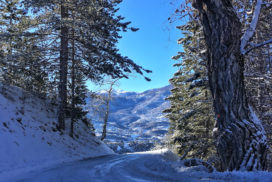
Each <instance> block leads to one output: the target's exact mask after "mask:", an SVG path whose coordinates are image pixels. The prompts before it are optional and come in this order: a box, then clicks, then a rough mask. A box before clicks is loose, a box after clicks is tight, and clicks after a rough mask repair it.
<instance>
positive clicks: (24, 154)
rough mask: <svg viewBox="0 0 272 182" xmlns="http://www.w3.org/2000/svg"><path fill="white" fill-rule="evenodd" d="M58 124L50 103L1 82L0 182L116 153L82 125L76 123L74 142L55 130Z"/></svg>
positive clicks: (53, 107) (54, 109)
mask: <svg viewBox="0 0 272 182" xmlns="http://www.w3.org/2000/svg"><path fill="white" fill-rule="evenodd" d="M56 121H57V119H56V106H54V105H52V104H51V103H50V102H49V101H47V100H43V99H39V98H37V97H35V96H33V95H32V94H30V93H28V92H25V91H23V90H22V89H20V88H17V87H8V86H3V85H2V84H1V83H0V181H1V178H4V176H8V175H13V174H14V173H15V172H17V173H20V172H25V171H27V170H32V169H37V168H44V167H48V166H51V165H56V164H60V163H63V162H69V161H73V160H79V159H83V158H89V157H97V156H103V155H109V154H113V151H112V150H111V149H109V148H108V147H107V146H106V145H105V144H104V143H101V142H100V141H99V140H98V139H97V138H96V137H95V136H94V135H93V133H92V131H91V130H90V129H88V128H87V127H86V125H84V124H83V123H76V129H75V134H76V136H78V137H77V138H75V139H72V138H71V137H69V136H68V131H67V133H64V134H62V135H61V134H60V133H59V131H57V130H56ZM67 128H69V125H68V123H67Z"/></svg>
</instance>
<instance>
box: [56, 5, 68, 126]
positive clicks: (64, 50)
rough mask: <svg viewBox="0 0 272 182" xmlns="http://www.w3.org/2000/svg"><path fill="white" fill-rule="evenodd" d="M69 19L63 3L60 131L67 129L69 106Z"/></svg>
mask: <svg viewBox="0 0 272 182" xmlns="http://www.w3.org/2000/svg"><path fill="white" fill-rule="evenodd" d="M67 18H68V8H67V7H66V6H65V1H62V3H61V19H62V25H61V32H60V39H61V40H60V41H61V45H60V67H59V74H60V83H59V99H60V100H59V110H58V123H59V129H60V130H64V129H65V112H66V105H67V69H68V56H69V55H68V54H69V53H68V27H67V26H66V25H65V22H64V21H63V20H65V19H67Z"/></svg>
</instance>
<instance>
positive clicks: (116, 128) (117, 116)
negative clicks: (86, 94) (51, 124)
mask: <svg viewBox="0 0 272 182" xmlns="http://www.w3.org/2000/svg"><path fill="white" fill-rule="evenodd" d="M170 89H171V87H170V86H166V87H162V88H158V89H152V90H147V91H145V92H142V93H137V92H124V91H123V92H120V91H119V92H118V91H115V92H114V93H113V98H112V101H111V104H110V117H109V120H108V121H109V123H108V133H107V138H106V142H117V143H122V144H124V146H126V145H128V143H131V142H133V141H134V142H135V141H137V142H141V143H151V144H152V143H155V142H159V141H160V140H161V139H162V138H163V137H164V136H165V134H166V133H167V130H168V127H169V122H168V119H167V118H165V117H164V114H162V111H163V110H164V109H166V108H168V107H169V102H167V101H165V98H166V97H168V96H169V95H170ZM94 115H95V114H93V113H90V117H91V118H92V122H93V124H94V126H95V128H96V132H97V134H98V135H99V134H101V128H102V124H103V122H102V121H103V119H102V118H98V117H94ZM121 147H122V146H121Z"/></svg>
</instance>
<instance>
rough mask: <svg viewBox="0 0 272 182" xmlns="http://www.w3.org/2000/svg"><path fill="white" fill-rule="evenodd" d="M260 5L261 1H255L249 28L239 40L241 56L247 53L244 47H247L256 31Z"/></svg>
mask: <svg viewBox="0 0 272 182" xmlns="http://www.w3.org/2000/svg"><path fill="white" fill-rule="evenodd" d="M262 4H263V1H262V0H257V4H256V6H255V10H254V14H253V18H252V21H251V23H250V26H249V27H248V29H247V30H246V32H245V33H244V35H243V36H242V38H241V45H240V51H241V53H242V54H243V55H245V54H246V52H247V51H246V50H245V47H246V46H247V44H248V42H249V40H250V39H251V38H252V37H253V35H254V33H255V31H256V27H257V23H258V20H259V16H260V13H261V8H262Z"/></svg>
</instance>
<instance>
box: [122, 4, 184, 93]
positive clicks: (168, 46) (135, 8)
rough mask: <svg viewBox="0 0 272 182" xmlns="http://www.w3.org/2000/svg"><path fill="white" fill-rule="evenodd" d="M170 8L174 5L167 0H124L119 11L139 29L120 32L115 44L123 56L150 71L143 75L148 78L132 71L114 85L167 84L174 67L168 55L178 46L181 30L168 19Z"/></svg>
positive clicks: (134, 87) (125, 87)
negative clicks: (126, 77) (130, 74)
mask: <svg viewBox="0 0 272 182" xmlns="http://www.w3.org/2000/svg"><path fill="white" fill-rule="evenodd" d="M173 12H174V6H172V5H170V1H169V0H123V2H122V3H121V5H120V10H119V11H118V14H120V15H122V16H124V17H125V18H126V19H125V21H131V22H132V23H131V25H132V26H133V27H137V28H140V30H139V31H137V32H129V31H128V32H124V33H122V36H123V38H122V39H121V40H120V41H119V43H118V48H119V49H120V52H121V54H122V55H123V56H128V57H129V58H130V59H132V60H133V61H134V62H136V63H137V64H139V65H141V66H143V67H144V68H146V69H150V70H152V71H153V73H151V74H148V75H146V76H148V77H149V78H151V80H152V81H151V82H147V81H145V79H144V77H142V76H141V75H136V74H134V75H133V76H132V77H131V78H130V79H122V80H120V81H119V85H118V88H117V89H120V90H125V91H136V92H142V91H145V90H148V89H152V88H159V87H163V86H166V85H168V84H169V82H168V80H169V79H170V78H171V77H172V76H173V74H174V72H175V71H176V68H174V67H173V66H172V65H173V63H174V61H173V60H171V57H172V56H174V55H176V53H177V52H178V51H180V49H181V46H180V45H178V44H177V39H178V38H180V36H181V33H180V31H178V30H177V29H176V28H175V26H176V25H174V24H170V23H169V22H168V20H167V19H168V17H169V16H171V15H172V14H173Z"/></svg>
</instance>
